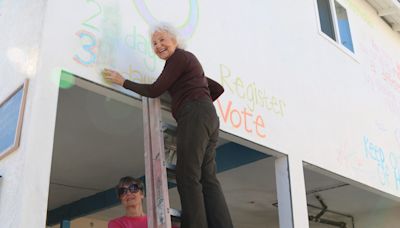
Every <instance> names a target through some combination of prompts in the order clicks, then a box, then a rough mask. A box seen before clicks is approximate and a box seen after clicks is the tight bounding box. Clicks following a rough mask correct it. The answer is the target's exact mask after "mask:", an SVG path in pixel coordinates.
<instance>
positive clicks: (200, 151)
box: [176, 99, 233, 228]
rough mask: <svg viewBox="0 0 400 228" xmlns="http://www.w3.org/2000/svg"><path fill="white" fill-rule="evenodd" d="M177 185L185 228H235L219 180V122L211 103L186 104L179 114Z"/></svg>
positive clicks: (204, 100) (203, 101)
mask: <svg viewBox="0 0 400 228" xmlns="http://www.w3.org/2000/svg"><path fill="white" fill-rule="evenodd" d="M177 122H178V136H177V167H176V168H177V170H176V171H177V173H176V175H177V185H178V191H179V195H180V198H181V205H182V223H181V227H182V228H207V227H208V228H232V227H233V225H232V220H231V217H230V215H229V211H228V207H227V205H226V202H225V197H224V195H223V193H222V190H221V185H220V183H219V181H218V180H217V177H216V163H215V148H216V144H217V140H218V131H219V120H218V116H217V114H216V111H215V108H214V105H213V104H212V102H211V101H210V100H208V99H202V100H195V101H189V102H186V103H185V104H184V105H183V106H182V107H181V108H180V110H179V111H178V113H177Z"/></svg>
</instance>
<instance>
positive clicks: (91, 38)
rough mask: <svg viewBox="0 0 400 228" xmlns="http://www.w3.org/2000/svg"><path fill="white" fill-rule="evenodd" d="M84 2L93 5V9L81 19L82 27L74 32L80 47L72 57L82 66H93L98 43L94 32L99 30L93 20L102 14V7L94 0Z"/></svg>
mask: <svg viewBox="0 0 400 228" xmlns="http://www.w3.org/2000/svg"><path fill="white" fill-rule="evenodd" d="M86 4H89V5H91V6H94V8H93V9H94V10H93V13H92V14H91V15H90V16H88V17H87V18H85V19H84V20H83V21H82V23H81V26H82V28H80V29H79V30H78V31H77V32H76V33H75V35H76V36H78V37H79V39H80V42H81V44H82V47H81V49H80V50H77V52H78V53H76V54H75V55H74V56H73V59H74V61H76V62H77V63H79V64H82V65H84V66H93V65H94V64H95V63H96V59H97V52H98V44H99V42H98V41H97V38H96V33H98V32H99V31H100V30H99V28H98V27H97V25H96V24H95V23H94V22H95V19H96V18H98V17H100V16H101V15H102V13H103V8H102V6H101V5H100V4H99V3H98V2H97V1H96V0H87V1H86Z"/></svg>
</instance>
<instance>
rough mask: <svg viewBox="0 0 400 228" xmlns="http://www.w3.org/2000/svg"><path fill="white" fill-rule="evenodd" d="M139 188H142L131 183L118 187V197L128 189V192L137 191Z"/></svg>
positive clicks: (126, 192)
mask: <svg viewBox="0 0 400 228" xmlns="http://www.w3.org/2000/svg"><path fill="white" fill-rule="evenodd" d="M140 190H142V188H141V187H140V186H139V185H137V184H131V185H129V186H128V187H120V188H118V195H119V197H121V196H124V195H126V194H128V191H129V192H130V193H137V192H139V191H140Z"/></svg>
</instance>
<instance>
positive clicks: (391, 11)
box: [378, 7, 399, 17]
mask: <svg viewBox="0 0 400 228" xmlns="http://www.w3.org/2000/svg"><path fill="white" fill-rule="evenodd" d="M398 11H399V9H396V8H394V7H390V8H387V9H382V10H379V11H378V15H379V16H380V17H383V16H387V15H391V14H395V13H397V12H398Z"/></svg>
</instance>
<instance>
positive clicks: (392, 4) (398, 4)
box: [367, 0, 400, 32]
mask: <svg viewBox="0 0 400 228" xmlns="http://www.w3.org/2000/svg"><path fill="white" fill-rule="evenodd" d="M367 2H369V3H370V4H371V6H372V7H374V8H375V9H376V11H377V13H378V15H379V16H380V17H381V18H382V19H383V20H384V21H386V22H387V23H388V24H389V25H390V26H391V27H392V29H393V30H394V31H396V32H400V0H367Z"/></svg>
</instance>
